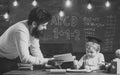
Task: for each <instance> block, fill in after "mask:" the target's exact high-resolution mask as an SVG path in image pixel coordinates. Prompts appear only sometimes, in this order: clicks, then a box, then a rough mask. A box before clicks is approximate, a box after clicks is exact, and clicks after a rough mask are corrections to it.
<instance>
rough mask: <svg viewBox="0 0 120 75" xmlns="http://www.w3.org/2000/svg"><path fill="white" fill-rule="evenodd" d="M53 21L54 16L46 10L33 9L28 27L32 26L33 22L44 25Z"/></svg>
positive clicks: (29, 16)
mask: <svg viewBox="0 0 120 75" xmlns="http://www.w3.org/2000/svg"><path fill="white" fill-rule="evenodd" d="M51 19H52V15H51V14H50V13H49V12H48V11H47V10H45V9H41V8H40V7H35V8H33V9H32V10H31V11H30V13H29V15H28V25H31V24H32V22H33V21H35V22H36V23H37V25H39V24H44V23H46V22H48V21H50V20H51Z"/></svg>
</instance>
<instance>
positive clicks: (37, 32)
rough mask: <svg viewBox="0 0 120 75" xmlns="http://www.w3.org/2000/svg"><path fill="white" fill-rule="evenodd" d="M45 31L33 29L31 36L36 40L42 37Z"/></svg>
mask: <svg viewBox="0 0 120 75" xmlns="http://www.w3.org/2000/svg"><path fill="white" fill-rule="evenodd" d="M44 31H45V30H38V27H35V28H33V30H32V33H31V35H32V36H33V37H35V38H37V39H39V38H40V37H43V36H44Z"/></svg>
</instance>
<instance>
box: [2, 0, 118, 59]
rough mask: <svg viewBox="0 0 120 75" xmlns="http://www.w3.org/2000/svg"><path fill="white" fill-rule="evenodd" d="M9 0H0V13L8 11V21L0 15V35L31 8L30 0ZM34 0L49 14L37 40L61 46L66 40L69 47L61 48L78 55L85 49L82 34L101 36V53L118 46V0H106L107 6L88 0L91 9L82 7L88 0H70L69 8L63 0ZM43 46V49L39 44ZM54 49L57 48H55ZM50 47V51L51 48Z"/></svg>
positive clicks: (99, 0) (100, 2)
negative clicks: (42, 32) (46, 28)
mask: <svg viewBox="0 0 120 75" xmlns="http://www.w3.org/2000/svg"><path fill="white" fill-rule="evenodd" d="M13 1H14V0H1V1H0V5H1V6H0V8H1V9H0V11H1V12H2V13H0V14H1V15H3V13H5V12H9V15H10V17H9V20H8V21H6V20H4V19H3V17H2V16H0V35H1V34H2V33H3V32H4V31H5V30H6V29H7V28H8V27H9V26H11V25H12V24H14V23H16V22H18V21H20V20H23V19H27V16H28V13H29V11H30V10H31V9H32V8H34V7H33V6H32V4H31V3H32V1H33V0H17V1H18V3H19V5H18V6H17V7H14V6H13V5H12V3H13ZM37 1H38V6H40V7H41V8H45V9H47V10H48V11H50V12H51V14H52V15H53V18H52V21H51V22H50V23H49V26H48V30H47V31H46V32H45V36H44V38H40V39H41V40H40V43H41V44H44V45H47V44H50V45H51V44H52V45H55V44H58V45H61V46H60V47H63V48H64V47H65V46H66V45H67V44H71V46H72V50H71V49H69V48H67V50H66V48H65V50H66V52H67V51H71V52H73V53H75V54H76V55H77V56H78V57H79V54H77V53H85V41H86V38H85V37H87V36H95V37H97V38H99V39H101V40H102V41H103V42H104V43H103V45H102V49H101V52H103V53H105V54H112V53H114V52H115V50H116V49H118V48H119V46H120V39H119V38H120V35H119V31H120V29H119V28H120V27H119V26H120V18H119V16H120V13H119V12H120V5H119V4H120V0H110V2H111V7H110V8H106V7H105V6H104V3H105V1H106V0H91V2H92V4H93V9H92V10H88V9H87V8H86V6H87V4H88V0H72V4H73V5H72V7H71V8H67V7H65V0H37ZM60 10H63V11H64V12H65V16H64V17H63V18H60V17H59V16H58V13H59V11H60ZM47 46H48V45H47ZM51 47H52V46H51ZM53 47H54V46H53ZM58 47H59V46H58ZM66 47H67V46H66ZM43 50H45V49H44V48H43ZM47 50H49V49H46V51H47ZM55 50H57V48H56V49H55ZM58 50H60V49H59V48H58ZM51 51H54V48H53V49H51ZM61 51H62V50H61ZM64 52H65V51H63V53H64ZM61 53H62V52H61ZM80 55H81V54H80ZM107 57H108V56H107Z"/></svg>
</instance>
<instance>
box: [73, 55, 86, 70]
mask: <svg viewBox="0 0 120 75" xmlns="http://www.w3.org/2000/svg"><path fill="white" fill-rule="evenodd" d="M83 59H84V56H82V57H81V59H80V60H79V61H78V60H74V62H73V64H74V67H75V68H76V69H79V68H80V67H81V66H82V65H83Z"/></svg>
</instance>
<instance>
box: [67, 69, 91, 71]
mask: <svg viewBox="0 0 120 75" xmlns="http://www.w3.org/2000/svg"><path fill="white" fill-rule="evenodd" d="M66 71H67V72H91V70H87V69H67V70H66Z"/></svg>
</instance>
